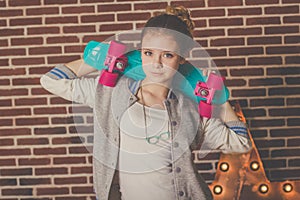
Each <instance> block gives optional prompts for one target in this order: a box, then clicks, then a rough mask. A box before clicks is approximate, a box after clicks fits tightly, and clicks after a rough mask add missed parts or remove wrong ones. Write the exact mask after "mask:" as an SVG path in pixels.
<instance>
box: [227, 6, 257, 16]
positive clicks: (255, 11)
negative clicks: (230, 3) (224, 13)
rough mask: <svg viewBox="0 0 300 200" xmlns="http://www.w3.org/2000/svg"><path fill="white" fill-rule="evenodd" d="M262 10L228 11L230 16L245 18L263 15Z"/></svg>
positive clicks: (231, 9)
mask: <svg viewBox="0 0 300 200" xmlns="http://www.w3.org/2000/svg"><path fill="white" fill-rule="evenodd" d="M261 14H262V9H261V8H230V9H228V16H234V15H238V16H245V15H261Z"/></svg>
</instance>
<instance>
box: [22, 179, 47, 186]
mask: <svg viewBox="0 0 300 200" xmlns="http://www.w3.org/2000/svg"><path fill="white" fill-rule="evenodd" d="M49 184H51V179H50V178H21V179H20V185H49Z"/></svg>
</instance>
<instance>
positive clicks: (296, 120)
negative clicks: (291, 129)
mask: <svg viewBox="0 0 300 200" xmlns="http://www.w3.org/2000/svg"><path fill="white" fill-rule="evenodd" d="M298 116H299V115H298ZM299 124H300V118H288V119H287V125H288V126H299Z"/></svg>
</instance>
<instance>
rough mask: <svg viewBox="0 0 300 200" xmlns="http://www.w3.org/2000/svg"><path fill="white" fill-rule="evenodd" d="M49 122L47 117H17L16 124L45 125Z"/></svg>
mask: <svg viewBox="0 0 300 200" xmlns="http://www.w3.org/2000/svg"><path fill="white" fill-rule="evenodd" d="M46 124H49V122H48V118H17V119H16V125H17V126H18V125H21V126H24V125H46Z"/></svg>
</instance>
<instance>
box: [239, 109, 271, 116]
mask: <svg viewBox="0 0 300 200" xmlns="http://www.w3.org/2000/svg"><path fill="white" fill-rule="evenodd" d="M243 113H244V115H245V117H246V118H253V117H266V110H265V109H243Z"/></svg>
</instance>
